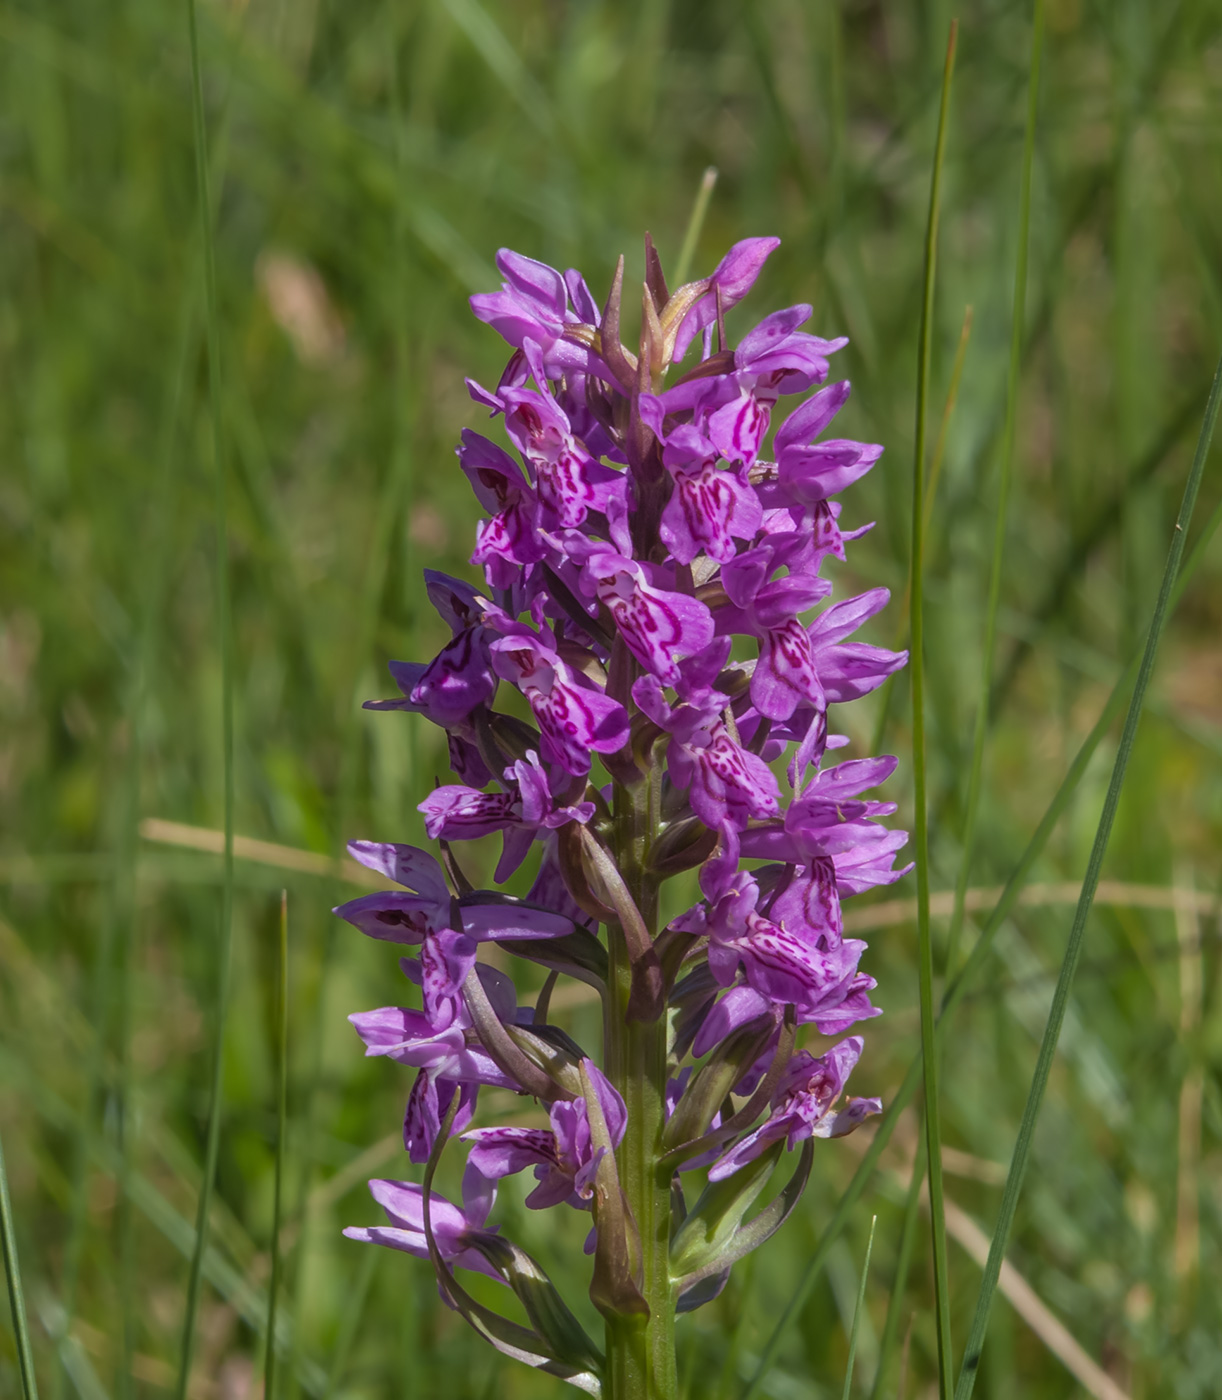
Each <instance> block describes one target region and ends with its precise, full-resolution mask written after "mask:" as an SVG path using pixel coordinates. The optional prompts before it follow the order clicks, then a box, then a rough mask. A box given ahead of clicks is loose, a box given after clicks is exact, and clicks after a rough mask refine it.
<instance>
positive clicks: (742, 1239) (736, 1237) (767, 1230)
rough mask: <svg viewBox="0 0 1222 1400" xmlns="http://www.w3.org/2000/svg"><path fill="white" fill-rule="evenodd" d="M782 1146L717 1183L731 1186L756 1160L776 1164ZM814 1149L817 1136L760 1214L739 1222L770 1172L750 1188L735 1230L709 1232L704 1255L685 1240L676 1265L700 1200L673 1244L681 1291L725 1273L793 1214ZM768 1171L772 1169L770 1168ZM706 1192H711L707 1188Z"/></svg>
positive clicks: (675, 1275)
mask: <svg viewBox="0 0 1222 1400" xmlns="http://www.w3.org/2000/svg"><path fill="white" fill-rule="evenodd" d="M783 1146H784V1143H783V1142H778V1143H777V1144H776V1145H775V1147H774V1148H773V1149H771V1150H770V1151H769V1152H766V1153H764V1155H763V1157H757V1158H756V1161H755V1162H752V1163H750V1165H749V1166H748V1167H743V1168H742V1170H741V1171H739V1172H735V1173H734V1176H732V1177H729V1178H727V1180H726V1181H723V1182H717V1183H716V1184H717V1185H718V1186H729V1185H730V1184H731V1183H732V1182H734V1181H735V1180H736V1179H737V1178H738V1177H739V1176H741V1175H742V1173H743V1172H746V1171H749V1170H750V1167H752V1166H755V1165H756V1162H761V1161H764V1160H765V1159H766V1158H768V1157H770V1156H771V1157H772V1163H771V1165H772V1166H775V1165H776V1162H777V1158H778V1156H779V1155H780V1149H781V1148H782V1147H783ZM814 1149H815V1143H814V1139H813V1138H807V1139H806V1141H805V1142H804V1143H803V1144H802V1155H801V1157H799V1158H798V1165H797V1168H796V1169H795V1171H794V1174H793V1175H792V1176H791V1177H790V1178H789V1180H788V1182H786V1184H785V1188H784V1190H783V1191H781V1193H780V1194H779V1195H778V1196H777V1197H776V1198H775V1200H772V1201H770V1202H769V1203H768V1205H766V1206H765V1207H764V1209H763V1210H761V1211H760V1213H759V1214H758V1215H756V1216H754V1217H753V1218H752V1219H751V1220H749V1221H748V1222H747V1224H746V1225H739V1224H738V1221H741V1219H742V1217H743V1215H744V1214H745V1213H746V1208H747V1206H749V1205H750V1203H751V1201H753V1200H754V1199H755V1198H756V1197H757V1196H758V1195H759V1193H760V1191H761V1190H762V1189H763V1185H764V1183H765V1182H766V1181H767V1175H765V1176H764V1177H763V1178H762V1180H761V1181H760V1184H759V1185H758V1186H756V1187H755V1189H754V1190H751V1191H750V1194H749V1199H748V1200H747V1205H746V1206H744V1207H743V1208H742V1210H739V1211H738V1212H737V1217H736V1220H735V1224H736V1227H737V1228H735V1229H734V1230H733V1231H732V1232H726V1231H725V1230H724V1229H723V1228H721V1227H720V1226H719V1227H718V1228H717V1229H716V1230H715V1231H713V1232H712V1233H709V1232H707V1231H706V1232H705V1239H706V1241H707V1243H706V1244H705V1247H704V1249H703V1254H702V1251H701V1247H700V1246H701V1242H700V1241H690V1240H689V1241H686V1242H684V1244H683V1254H684V1257H683V1259H682V1260H681V1261H679V1263H678V1266H676V1252H675V1246H676V1245H679V1244H680V1237H681V1236H682V1235H683V1232H684V1229H686V1227H687V1225H689V1224H690V1223H691V1221H692V1219H693V1218H694V1217H695V1216H696V1215H698V1214H699V1212H700V1208H701V1206H702V1205H703V1204H704V1197H703V1196H702V1197H701V1199H700V1201H699V1202H698V1203H697V1206H696V1210H695V1212H693V1215H691V1216H689V1217H688V1219H687V1220H686V1221H685V1222H684V1225H683V1226H682V1227H681V1228H680V1230H679V1232H678V1234H677V1235H676V1236H675V1239H674V1243H672V1245H671V1278H672V1279H673V1280H674V1283H675V1286H676V1288H677V1289H678V1290H679V1292H680V1293H683V1292H685V1291H687V1290H688V1289H691V1288H694V1287H695V1286H696V1285H697V1284H698V1283H700V1282H702V1281H703V1280H704V1279H708V1278H712V1277H713V1276H714V1275H715V1274H719V1273H723V1272H724V1271H725V1270H727V1269H729V1268H731V1267H732V1266H733V1265H734V1264H737V1263H738V1261H739V1260H740V1259H743V1258H745V1257H746V1256H747V1255H748V1254H750V1253H751V1251H752V1250H753V1249H758V1248H759V1247H760V1245H762V1244H763V1243H764V1241H765V1240H768V1239H770V1238H771V1237H772V1236H773V1235H775V1234H776V1232H777V1231H778V1230H779V1229H780V1228H781V1226H782V1225H784V1223H785V1222H786V1221H787V1220H788V1219H789V1217H790V1216H791V1215H792V1214H793V1211H794V1207H795V1206H796V1205H797V1204H798V1202H799V1200H801V1198H802V1192H803V1191H805V1190H806V1183H807V1181H808V1180H809V1179H810V1168H811V1163H812V1162H813V1161H814V1159H815V1150H814ZM773 1154H776V1155H773ZM769 1171H771V1167H770V1168H769ZM710 1189H711V1188H710ZM705 1195H706V1196H707V1195H708V1192H707V1191H706V1192H705ZM714 1235H715V1236H716V1237H717V1238H719V1239H720V1240H721V1241H722V1242H721V1245H720V1247H719V1248H717V1247H713V1236H714ZM693 1260H695V1261H697V1262H695V1263H692V1262H691V1261H693ZM685 1266H686V1267H685ZM696 1306H699V1304H696Z"/></svg>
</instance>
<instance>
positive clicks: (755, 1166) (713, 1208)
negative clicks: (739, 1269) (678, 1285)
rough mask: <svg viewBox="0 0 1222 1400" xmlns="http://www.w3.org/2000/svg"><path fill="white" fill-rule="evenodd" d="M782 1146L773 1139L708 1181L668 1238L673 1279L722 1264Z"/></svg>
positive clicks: (765, 1181)
mask: <svg viewBox="0 0 1222 1400" xmlns="http://www.w3.org/2000/svg"><path fill="white" fill-rule="evenodd" d="M784 1150H785V1144H784V1142H783V1141H778V1142H775V1143H773V1145H772V1146H771V1147H769V1148H768V1149H767V1151H765V1152H762V1153H761V1154H760V1155H759V1156H758V1157H756V1158H755V1159H754V1160H753V1161H751V1162H748V1163H747V1164H746V1166H744V1167H740V1168H739V1170H738V1171H736V1172H735V1173H734V1174H733V1175H732V1176H728V1177H726V1178H725V1180H724V1181H711V1182H709V1184H708V1185H707V1186H706V1187H705V1188H704V1192H703V1193H702V1195H701V1197H700V1199H699V1200H698V1201H697V1202H696V1207H695V1209H694V1210H693V1211H692V1213H691V1214H690V1215H689V1216H688V1217H687V1219H686V1220H685V1221H684V1222H683V1224H682V1225H680V1226H679V1228H678V1230H677V1231H676V1232H675V1237H674V1239H673V1240H672V1241H671V1245H670V1272H671V1277H672V1278H673V1279H675V1280H676V1281H678V1280H681V1279H693V1277H695V1278H701V1277H703V1276H704V1275H705V1274H706V1273H709V1272H713V1271H714V1270H716V1269H718V1268H724V1267H725V1265H724V1263H723V1262H722V1256H723V1255H724V1253H725V1252H726V1250H727V1249H728V1248H729V1247H730V1245H731V1244H732V1243H733V1240H734V1236H735V1234H736V1233H737V1231H738V1227H739V1225H740V1224H741V1223H742V1218H743V1216H744V1215H746V1213H747V1212H748V1211H749V1210H750V1209H751V1207H752V1205H753V1204H754V1203H755V1200H756V1198H757V1197H758V1196H759V1194H760V1192H762V1191H763V1189H764V1188H765V1187H766V1186H767V1185H768V1181H769V1179H770V1178H771V1176H772V1173H773V1171H774V1170H775V1168H776V1165H777V1163H778V1162H779V1161H780V1160H781V1153H782V1152H783V1151H784Z"/></svg>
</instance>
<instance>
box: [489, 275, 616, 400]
mask: <svg viewBox="0 0 1222 1400" xmlns="http://www.w3.org/2000/svg"><path fill="white" fill-rule="evenodd" d="M496 265H497V267H498V268H499V270H500V271H501V273H502V275H503V276H504V278H505V281H504V282H503V283H502V284H501V290H500V291H499V292H492V293H490V294H486V295H479V296H473V297H472V298H471V310H472V311H473V312H474V313H475V315H476V316H477V317H478V318H479V320H481V321H486V322H487V323H488V324H489V325H490V326H491V327H492V328H493V330H495V331H497V332H498V333H499V334H500V335H502V336H503V337H504V338H505V340H507V341H508V342H509V344H510V345H513V346H516V347H518V348H519V349H520V348H521V347H522V346H524V345H525V344H527V342H531V341H533V342H534V344H536V345H537V346H538V347H539V348H540V350H541V351H542V354H543V357H544V359H545V360H546V362H547V365H548V367H549V369H553V370H555V371H556V372H557V376H559V374H561V373H563V372H564V371H565V370H568V369H575V370H584V371H590V370H593V371H594V372H595V373H597V372H598V370H599V367H600V362H599V359H598V356H597V355H596V354H595V353H594V352H593V351H592V350H591V349H590V346H589V339H588V337H583V336H582V335H581V334H580V331H579V330H578V328H579V327H580V326H581V325H582V322H581V320H580V318H579V316H578V315H577V314H576V313H575V312H574V311H572V310H571V309H570V307H569V288H568V286H567V285H566V281H565V279H564V278H563V277H561V275H560V274H559V273H558V272H557V271H556V270H555V269H554V268H550V267H548V266H547V264H546V263H541V262H536V261H535V260H534V259H533V258H525V257H523V256H522V255H521V253H514V252H511V251H510V250H509V249H508V248H502V249H501V250H500V252H499V253H497V255H496ZM569 276H570V278H575V279H576V281H575V283H574V285H575V286H576V287H577V288H579V289H584V287H585V283H584V282H583V281H582V280H581V278H580V276H579V275H578V274H576V273H570V274H569ZM583 301H584V305H583V306H582V310H583V311H584V312H585V314H587V315H588V314H589V312H590V311H591V310H593V307H592V305H591V301H592V299H591V298H590V296H589V293H588V291H586V293H585V297H584V298H583ZM591 329H592V327H591Z"/></svg>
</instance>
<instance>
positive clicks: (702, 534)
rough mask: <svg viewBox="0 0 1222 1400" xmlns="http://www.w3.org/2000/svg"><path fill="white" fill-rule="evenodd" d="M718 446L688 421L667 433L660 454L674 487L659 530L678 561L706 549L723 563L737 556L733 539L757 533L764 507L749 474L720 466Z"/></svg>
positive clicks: (683, 562) (689, 560)
mask: <svg viewBox="0 0 1222 1400" xmlns="http://www.w3.org/2000/svg"><path fill="white" fill-rule="evenodd" d="M719 455H720V454H719V453H718V450H717V448H716V446H715V445H714V444H713V443H712V442H710V441H709V439H708V438H707V437H705V436H704V435H703V434H702V433H701V432H699V431H698V430H697V429H696V428H694V427H691V426H690V425H687V426H683V427H679V428H676V429H675V431H674V432H672V433H671V434H670V437H669V438H668V439H667V442H666V446H665V448H664V449H663V453H662V460H663V461H664V462H665V464H666V466H667V468H668V469H669V471H670V474H671V477H672V478H673V480H674V491H673V493H672V494H671V498H670V500H669V501H668V502H667V504H666V507H665V509H664V510H663V512H662V518H661V522H660V524H659V529H658V534H659V536H660V538H661V540H662V543H663V544H664V545H666V547H667V549H669V550H670V552H671V554H672V555H673V556H674V558H675V559H676V560H677V561H678V562H679V563H680V564H690V563H691V562H692V560H693V559H695V557H696V556H697V555H698V554H700V553H704V554H707V555H708V556H709V558H710V559H715V560H716V561H717V562H718V563H720V564H725V563H728V562H729V561H730V560H731V559H733V557H734V552H735V544H734V541H735V540H736V539H738V540H749V539H751V538H753V537H754V535H755V532H756V531H757V530H758V529H759V527H760V522H761V521H762V519H763V509H762V507H761V506H760V503H759V499H758V497H757V496H756V494H755V491H754V489H753V488H752V486H751V484H750V482H749V481H748V480H747V479H746V477H745V474H744V473H743V472H742V471H741V470H739V469H730V468H721V467H718V465H717V462H718V457H719Z"/></svg>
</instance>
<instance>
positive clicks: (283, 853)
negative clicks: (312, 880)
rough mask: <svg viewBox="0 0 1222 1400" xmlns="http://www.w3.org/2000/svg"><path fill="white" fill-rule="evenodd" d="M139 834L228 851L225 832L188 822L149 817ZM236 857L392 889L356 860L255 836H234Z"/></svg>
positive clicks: (214, 851) (165, 843) (164, 843)
mask: <svg viewBox="0 0 1222 1400" xmlns="http://www.w3.org/2000/svg"><path fill="white" fill-rule="evenodd" d="M140 835H141V836H142V837H143V838H144V839H145V840H146V841H153V842H156V843H157V844H159V845H162V846H178V847H180V848H182V849H185V850H189V851H201V852H203V853H205V854H206V855H213V856H219V855H223V854H224V851H225V833H224V832H223V831H217V830H216V829H214V828H213V827H209V826H188V825H187V823H185V822H171V821H165V820H164V819H163V818H161V817H146V818H145V819H144V821H142V822H141V823H140ZM233 854H234V857H235V859H237V860H247V861H251V862H253V863H254V864H255V865H271V866H274V867H275V868H276V869H277V870H294V871H296V872H297V873H298V874H301V875H324V876H330V877H331V878H332V879H340V880H346V881H347V882H348V883H349V884H352V885H364V886H366V887H367V888H369V889H378V890H385V889H393V888H394V884H393V882H392V881H390V880H384V879H383V878H382V877H381V876H380V875H375V874H374V872H373V871H372V870H367V869H366V868H365V867H364V866H363V865H359V864H358V863H357V862H356V861H354V860H349V859H348V858H347V857H344V858H342V859H340V860H333V859H332V858H331V857H330V856H324V855H319V854H318V853H317V852H315V851H303V850H301V849H300V847H297V846H282V845H280V844H279V843H277V842H275V841H259V840H257V839H256V838H255V837H253V836H235V837H234V838H233Z"/></svg>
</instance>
